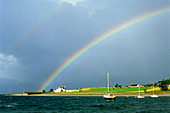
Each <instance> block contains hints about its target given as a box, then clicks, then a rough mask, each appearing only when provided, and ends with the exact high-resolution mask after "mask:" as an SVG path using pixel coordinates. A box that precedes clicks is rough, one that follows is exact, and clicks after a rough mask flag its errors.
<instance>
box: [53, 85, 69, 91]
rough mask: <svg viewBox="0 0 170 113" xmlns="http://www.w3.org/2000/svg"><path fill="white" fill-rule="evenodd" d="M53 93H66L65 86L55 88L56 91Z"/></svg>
mask: <svg viewBox="0 0 170 113" xmlns="http://www.w3.org/2000/svg"><path fill="white" fill-rule="evenodd" d="M54 92H55V93H57V92H66V87H65V86H60V87H57V89H56V90H54Z"/></svg>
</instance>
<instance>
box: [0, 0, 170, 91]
mask: <svg viewBox="0 0 170 113" xmlns="http://www.w3.org/2000/svg"><path fill="white" fill-rule="evenodd" d="M153 3H154V5H153ZM139 4H140V5H139ZM168 4H169V2H168V1H165V2H162V1H160V0H157V1H156V2H154V1H152V0H151V1H147V2H146V1H145V2H144V1H141V0H138V1H135V2H134V1H133V2H132V1H126V2H125V1H121V0H120V1H98V0H97V1H95V0H94V1H89V0H87V1H81V2H78V3H76V4H75V5H73V4H71V3H68V2H61V1H60V2H56V1H55V0H43V1H42V0H36V1H24V0H14V1H11V0H5V1H3V2H2V11H3V14H2V26H1V27H0V29H2V31H3V32H2V34H1V37H0V41H1V42H0V47H1V49H0V50H1V51H0V53H1V54H3V55H5V56H8V55H12V56H13V57H14V58H16V59H17V63H18V64H19V65H18V67H17V66H16V67H17V68H16V67H15V66H14V67H15V68H14V67H13V68H12V67H11V68H6V70H7V72H8V71H11V70H12V72H13V73H15V74H13V76H8V75H7V76H8V77H7V78H3V79H0V83H1V85H4V88H3V90H1V92H3V93H12V92H23V91H36V90H37V89H38V88H39V87H40V86H41V85H42V84H43V82H45V81H46V79H47V78H48V77H49V76H50V75H51V74H52V73H53V72H54V71H55V69H56V68H57V67H59V66H60V65H61V64H62V63H63V62H64V61H65V60H67V59H68V58H69V57H70V56H72V55H73V54H74V53H75V52H77V51H78V50H80V49H81V48H82V47H84V46H85V45H87V44H88V43H89V42H91V41H92V40H94V38H96V37H98V36H100V35H101V34H103V33H105V32H106V31H108V30H109V29H110V28H113V27H115V26H116V25H119V24H121V23H122V22H125V21H127V20H129V19H131V18H133V17H136V16H139V15H141V14H145V13H147V12H150V11H153V10H157V9H160V8H163V7H166V6H168ZM153 6H154V7H153ZM52 9H55V10H56V11H55V13H54V15H52V16H51V17H48V16H49V15H50V11H51V10H52ZM45 17H47V18H45ZM43 18H44V20H43ZM41 21H42V22H41ZM36 22H37V23H38V22H39V24H38V26H36ZM169 24H170V22H169V13H166V14H164V15H162V16H160V17H155V18H153V19H150V20H147V21H144V22H141V23H139V24H138V25H136V26H134V27H132V28H129V29H126V30H123V31H121V32H120V33H118V34H116V35H114V36H112V38H110V39H108V40H105V41H103V42H102V43H100V44H98V45H97V46H95V47H94V48H92V49H90V50H89V51H88V52H86V53H85V54H84V55H83V56H81V57H80V58H79V59H78V60H77V61H76V62H74V63H73V64H72V65H71V66H70V67H69V68H68V69H66V70H65V71H64V73H62V75H60V77H58V78H57V79H56V80H55V81H53V83H52V84H51V85H50V87H51V88H56V87H57V86H59V85H63V86H64V85H65V86H66V87H67V88H79V87H90V86H105V82H106V81H105V79H106V73H107V72H110V78H111V80H112V81H113V82H112V84H115V83H120V84H122V85H129V84H131V83H133V82H135V83H140V84H144V83H148V82H154V81H157V80H160V79H162V78H167V77H168V73H169V70H168V67H170V66H169V64H170V63H168V62H169V59H168V58H169V50H168V48H169V35H170V34H169V32H168V29H170V28H169V27H170V25H169ZM32 27H33V28H34V27H36V29H34V31H32V32H30V34H26V33H27V32H28V30H30V29H31V28H32ZM24 33H25V34H26V35H24ZM23 38H25V39H24V40H23V41H21V42H20V40H21V39H23ZM14 46H16V48H13V47H14ZM2 72H3V71H1V73H2ZM10 75H11V74H10ZM4 79H5V80H4ZM75 79H76V81H75ZM12 80H13V81H15V80H17V81H15V82H13V83H11V81H12ZM1 81H4V82H1ZM8 83H10V84H9V86H8V85H5V84H8ZM9 87H10V88H13V87H18V89H13V90H12V89H11V90H10V91H5V90H4V89H5V88H9ZM14 90H15V91H14ZM1 92H0V93H1Z"/></svg>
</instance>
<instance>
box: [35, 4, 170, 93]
mask: <svg viewBox="0 0 170 113" xmlns="http://www.w3.org/2000/svg"><path fill="white" fill-rule="evenodd" d="M169 11H170V7H168V8H163V9H160V10H157V11H153V12H150V13H147V14H144V15H142V16H139V17H136V18H133V19H131V20H129V21H126V22H125V23H123V24H120V25H119V26H117V27H114V28H113V29H111V30H109V31H108V32H106V33H104V34H103V35H101V36H99V37H97V38H96V39H95V40H93V41H92V42H90V43H89V44H87V45H86V46H84V47H83V48H82V49H80V50H79V51H78V52H76V53H75V54H73V55H72V56H71V57H70V58H69V59H67V60H66V61H65V62H64V63H63V64H62V65H61V66H60V67H59V68H57V69H56V70H55V71H54V73H53V74H52V75H50V77H49V78H48V79H47V80H46V82H45V83H43V84H42V86H41V87H40V88H39V89H38V91H42V90H43V89H46V88H47V87H48V86H49V85H50V84H51V83H52V82H53V80H54V79H56V77H57V76H59V75H60V74H61V73H62V72H63V71H64V70H65V69H66V68H67V67H69V66H70V65H71V64H72V63H73V62H74V61H76V59H78V58H79V57H80V56H82V55H83V54H84V53H85V52H87V51H88V50H89V49H91V48H92V47H94V46H95V45H97V44H99V43H100V42H102V41H104V40H106V39H107V38H109V37H111V36H112V35H114V34H116V33H118V32H120V31H122V30H124V29H126V28H129V27H131V26H133V25H135V24H136V23H139V22H141V21H144V20H146V19H150V18H153V17H155V16H158V15H161V14H164V13H167V12H169Z"/></svg>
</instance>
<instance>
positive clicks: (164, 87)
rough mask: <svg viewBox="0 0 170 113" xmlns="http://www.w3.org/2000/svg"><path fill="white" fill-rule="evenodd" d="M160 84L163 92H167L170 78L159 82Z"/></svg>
mask: <svg viewBox="0 0 170 113" xmlns="http://www.w3.org/2000/svg"><path fill="white" fill-rule="evenodd" d="M158 84H159V87H160V88H161V90H162V91H167V90H168V85H169V84H170V78H169V79H166V80H164V79H163V80H162V81H159V82H158Z"/></svg>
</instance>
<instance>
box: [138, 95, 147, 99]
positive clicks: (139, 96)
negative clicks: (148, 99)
mask: <svg viewBox="0 0 170 113" xmlns="http://www.w3.org/2000/svg"><path fill="white" fill-rule="evenodd" d="M136 98H145V96H141V95H138V96H136Z"/></svg>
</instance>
